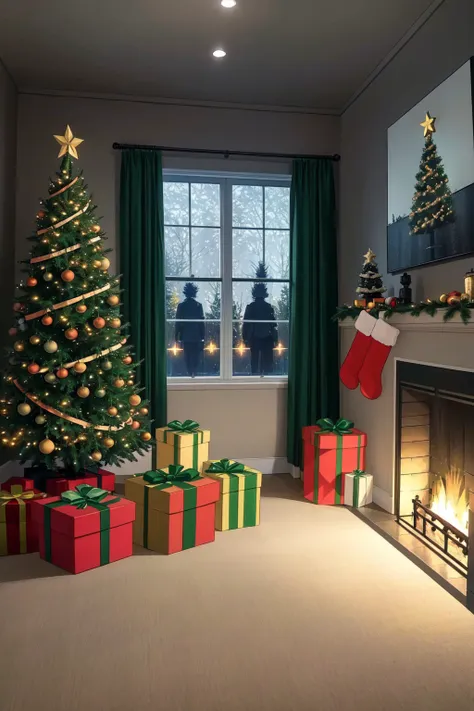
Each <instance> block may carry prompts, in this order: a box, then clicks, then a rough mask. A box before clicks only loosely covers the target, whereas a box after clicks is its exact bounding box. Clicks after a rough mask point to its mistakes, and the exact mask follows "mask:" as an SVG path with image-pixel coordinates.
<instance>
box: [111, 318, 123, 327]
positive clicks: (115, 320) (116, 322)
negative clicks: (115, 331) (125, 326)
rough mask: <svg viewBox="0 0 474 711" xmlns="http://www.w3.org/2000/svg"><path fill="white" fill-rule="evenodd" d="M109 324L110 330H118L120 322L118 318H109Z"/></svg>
mask: <svg viewBox="0 0 474 711" xmlns="http://www.w3.org/2000/svg"><path fill="white" fill-rule="evenodd" d="M109 324H110V326H111V327H112V328H120V326H121V325H122V322H121V320H120V319H119V318H111V319H110V321H109Z"/></svg>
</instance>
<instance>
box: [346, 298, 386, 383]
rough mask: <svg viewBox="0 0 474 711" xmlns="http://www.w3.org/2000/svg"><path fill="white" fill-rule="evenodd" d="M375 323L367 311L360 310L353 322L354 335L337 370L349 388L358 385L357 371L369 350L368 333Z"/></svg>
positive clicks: (369, 339) (375, 320)
mask: <svg viewBox="0 0 474 711" xmlns="http://www.w3.org/2000/svg"><path fill="white" fill-rule="evenodd" d="M376 323H377V319H375V318H374V317H373V316H371V315H370V314H369V313H367V311H361V312H360V314H359V315H358V317H357V320H356V322H355V327H356V329H357V331H356V335H355V338H354V340H353V341H352V345H351V347H350V348H349V352H348V354H347V355H346V358H345V360H344V363H343V364H342V366H341V370H340V372H339V377H340V378H341V380H342V382H343V383H344V385H345V386H346V388H349V390H355V388H356V387H357V386H358V385H359V372H360V369H361V368H362V365H363V363H364V360H365V356H366V355H367V351H368V350H369V346H370V341H371V338H370V334H371V333H372V331H373V330H374V327H375V324H376Z"/></svg>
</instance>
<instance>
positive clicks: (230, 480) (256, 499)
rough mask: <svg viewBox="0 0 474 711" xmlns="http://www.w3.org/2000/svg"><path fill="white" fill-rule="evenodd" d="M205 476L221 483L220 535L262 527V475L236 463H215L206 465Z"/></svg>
mask: <svg viewBox="0 0 474 711" xmlns="http://www.w3.org/2000/svg"><path fill="white" fill-rule="evenodd" d="M202 473H203V476H207V477H210V478H211V479H216V480H217V481H218V482H219V486H220V494H219V500H218V502H217V506H216V519H215V526H216V530H217V531H230V530H233V529H236V528H247V527H248V526H258V525H259V523H260V491H261V486H262V472H259V471H258V470H257V469H251V468H250V467H246V466H245V465H244V464H241V463H240V462H235V461H234V460H233V459H218V460H216V459H214V460H211V461H209V462H204V465H203V468H202Z"/></svg>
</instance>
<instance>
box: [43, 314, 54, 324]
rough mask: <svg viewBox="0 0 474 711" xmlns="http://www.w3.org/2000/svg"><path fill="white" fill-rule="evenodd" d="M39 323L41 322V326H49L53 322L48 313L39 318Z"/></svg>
mask: <svg viewBox="0 0 474 711" xmlns="http://www.w3.org/2000/svg"><path fill="white" fill-rule="evenodd" d="M41 323H42V324H43V326H51V324H52V323H53V317H52V316H48V315H46V316H43V318H42V319H41Z"/></svg>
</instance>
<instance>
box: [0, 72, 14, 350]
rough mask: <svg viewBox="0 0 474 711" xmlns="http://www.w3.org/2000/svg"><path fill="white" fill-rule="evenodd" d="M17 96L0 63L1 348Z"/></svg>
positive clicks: (9, 267)
mask: <svg viewBox="0 0 474 711" xmlns="http://www.w3.org/2000/svg"><path fill="white" fill-rule="evenodd" d="M16 119H17V93H16V88H15V85H14V83H13V81H12V80H11V78H10V76H9V75H8V74H7V72H6V71H5V69H4V67H3V65H2V63H1V61H0V303H1V304H2V307H1V308H0V346H4V345H5V344H6V343H7V339H8V336H7V330H8V328H9V327H10V326H11V309H10V305H11V303H12V298H13V289H14V268H13V267H14V260H15V162H16Z"/></svg>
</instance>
